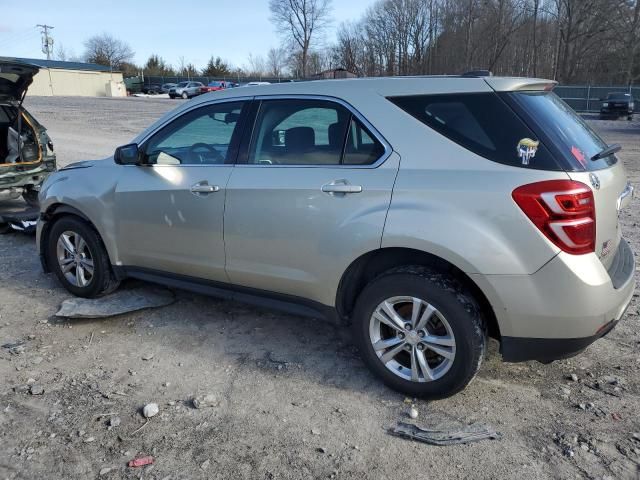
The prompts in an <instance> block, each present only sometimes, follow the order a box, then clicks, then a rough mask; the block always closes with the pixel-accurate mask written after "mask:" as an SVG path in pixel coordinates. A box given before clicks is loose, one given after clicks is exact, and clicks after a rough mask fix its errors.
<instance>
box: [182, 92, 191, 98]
mask: <svg viewBox="0 0 640 480" xmlns="http://www.w3.org/2000/svg"><path fill="white" fill-rule="evenodd" d="M182 98H184V99H185V100H187V99H188V98H189V94H188V93H187V92H182Z"/></svg>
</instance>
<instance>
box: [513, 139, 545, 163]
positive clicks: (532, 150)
mask: <svg viewBox="0 0 640 480" xmlns="http://www.w3.org/2000/svg"><path fill="white" fill-rule="evenodd" d="M538 145H540V142H539V141H537V140H531V139H530V138H523V139H522V140H520V141H519V142H518V148H517V152H518V157H520V160H521V161H522V165H529V162H531V160H532V159H533V157H535V156H536V152H537V151H538Z"/></svg>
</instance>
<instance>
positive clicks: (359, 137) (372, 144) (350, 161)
mask: <svg viewBox="0 0 640 480" xmlns="http://www.w3.org/2000/svg"><path fill="white" fill-rule="evenodd" d="M383 154H384V146H383V145H382V144H381V143H380V142H378V141H377V140H376V139H375V138H374V137H373V135H371V133H370V132H369V131H368V130H367V129H366V128H365V127H364V125H362V123H361V122H360V121H359V120H358V119H357V118H355V117H351V123H350V126H349V132H348V135H347V142H346V144H345V147H344V156H343V159H342V163H344V164H345V165H371V164H372V163H375V162H376V161H377V160H378V159H379V158H380V157H382V155H383Z"/></svg>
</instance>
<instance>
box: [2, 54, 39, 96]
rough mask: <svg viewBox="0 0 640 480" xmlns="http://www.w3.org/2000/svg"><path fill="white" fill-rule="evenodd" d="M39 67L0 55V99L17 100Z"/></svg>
mask: <svg viewBox="0 0 640 480" xmlns="http://www.w3.org/2000/svg"><path fill="white" fill-rule="evenodd" d="M39 70H40V67H38V66H37V65H32V64H29V63H23V62H21V61H19V60H16V59H15V58H7V57H0V101H19V100H21V99H22V96H23V95H24V93H25V92H26V90H27V88H29V85H31V82H33V76H34V75H35V74H36V73H38V71H39Z"/></svg>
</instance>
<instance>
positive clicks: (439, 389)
mask: <svg viewBox="0 0 640 480" xmlns="http://www.w3.org/2000/svg"><path fill="white" fill-rule="evenodd" d="M353 329H354V340H355V341H356V344H357V346H358V348H359V350H360V353H361V355H362V358H363V360H364V362H365V363H366V364H367V366H368V367H369V369H370V370H371V371H372V372H373V373H374V374H376V375H377V376H379V377H380V378H381V379H382V381H383V382H384V383H385V384H387V385H388V386H389V387H391V388H393V389H395V390H398V391H400V392H403V393H405V394H408V395H411V396H416V397H422V398H427V399H438V398H445V397H449V396H451V395H453V394H455V393H457V392H459V391H461V390H462V389H464V388H465V387H466V386H467V385H468V384H469V382H471V380H472V379H473V377H474V376H475V375H476V373H477V372H478V369H479V368H480V365H481V363H482V360H483V358H484V354H485V349H486V328H485V323H484V321H483V319H482V316H481V315H480V310H479V308H478V305H477V303H476V302H475V300H474V299H473V297H472V295H471V294H470V293H469V292H468V291H466V290H465V289H464V288H463V287H462V285H461V284H460V282H458V281H457V280H456V279H455V278H454V277H452V276H450V275H448V274H443V273H439V272H436V271H433V270H430V269H428V268H425V267H420V266H412V267H403V268H400V269H394V270H391V271H389V272H387V273H385V274H383V275H381V276H380V277H378V278H376V279H375V280H373V281H372V282H371V283H370V284H369V285H367V286H366V287H365V289H364V291H363V292H362V294H361V295H360V297H359V298H358V301H357V303H356V308H355V311H354V320H353Z"/></svg>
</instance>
